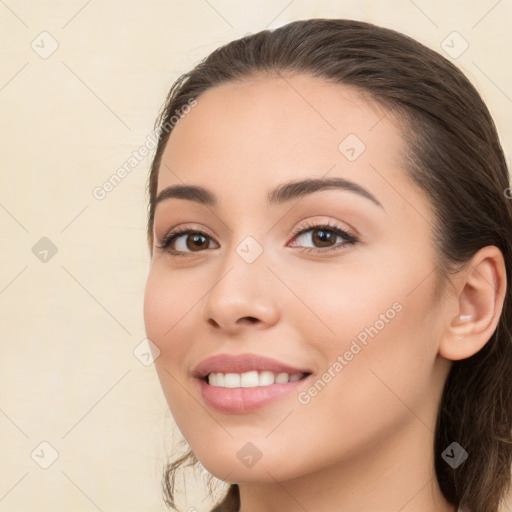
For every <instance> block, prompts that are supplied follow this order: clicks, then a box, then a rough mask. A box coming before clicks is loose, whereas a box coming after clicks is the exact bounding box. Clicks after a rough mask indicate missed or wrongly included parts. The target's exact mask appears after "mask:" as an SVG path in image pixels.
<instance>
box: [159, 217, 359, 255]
mask: <svg viewBox="0 0 512 512" xmlns="http://www.w3.org/2000/svg"><path fill="white" fill-rule="evenodd" d="M313 230H314V231H330V232H332V233H334V234H335V235H336V236H341V237H342V238H343V239H344V241H343V242H340V243H338V244H336V245H334V246H332V247H326V248H323V249H319V248H313V247H300V248H299V250H300V251H302V252H306V253H311V252H313V253H325V252H330V251H337V250H341V248H342V247H346V246H350V245H355V244H356V243H357V242H358V241H359V240H358V239H357V238H356V237H355V236H354V235H351V234H350V233H348V232H347V231H345V230H344V229H343V228H342V227H341V226H338V225H337V224H335V223H330V222H325V223H321V224H315V223H309V222H306V224H305V225H303V226H301V227H300V228H298V229H297V230H296V231H295V232H294V233H293V235H292V240H294V239H295V238H297V237H298V236H299V235H303V234H304V233H307V232H308V231H313ZM196 234H199V235H203V236H204V237H206V238H210V239H211V237H210V236H209V235H208V234H206V233H204V232H203V231H200V230H197V229H190V228H182V229H180V230H178V231H171V232H170V233H168V234H167V235H166V236H165V237H164V239H163V241H162V243H161V244H158V245H157V247H158V248H159V249H161V250H163V251H166V252H168V253H169V254H170V255H171V256H173V257H187V256H193V255H194V252H183V251H176V250H174V249H171V248H170V246H171V244H172V243H173V242H174V241H175V240H176V239H177V238H179V237H180V236H183V235H196ZM197 252H203V251H197Z"/></svg>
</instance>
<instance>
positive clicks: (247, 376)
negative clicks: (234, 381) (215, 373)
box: [221, 371, 258, 388]
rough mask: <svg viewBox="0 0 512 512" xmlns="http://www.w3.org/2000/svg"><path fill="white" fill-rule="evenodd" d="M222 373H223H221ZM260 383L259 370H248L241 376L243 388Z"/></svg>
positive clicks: (252, 386)
mask: <svg viewBox="0 0 512 512" xmlns="http://www.w3.org/2000/svg"><path fill="white" fill-rule="evenodd" d="M221 375H222V374H221ZM257 385H258V372H256V371H255V372H246V373H242V375H241V376H240V386H241V387H243V388H254V387H256V386H257Z"/></svg>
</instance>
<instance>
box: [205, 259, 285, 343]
mask: <svg viewBox="0 0 512 512" xmlns="http://www.w3.org/2000/svg"><path fill="white" fill-rule="evenodd" d="M267 264H268V261H267V260H266V258H265V257H264V254H262V255H260V256H259V258H257V259H256V261H253V262H252V263H247V262H246V261H244V260H243V259H242V258H241V257H240V256H239V255H238V254H237V253H236V252H235V251H233V253H232V254H230V256H229V258H226V259H225V261H224V263H223V265H222V266H221V267H220V268H219V272H218V274H217V276H216V278H215V280H214V282H213V284H212V286H211V289H210V291H209V292H208V293H207V296H206V298H205V300H204V305H203V320H204V321H206V322H207V323H208V324H209V326H211V328H212V329H214V330H216V331H219V332H220V331H223V332H224V333H225V334H236V333H237V332H240V331H241V330H243V329H246V328H247V327H249V326H254V328H258V329H266V328H268V327H271V326H272V325H274V324H275V323H276V322H277V321H278V317H279V305H280V304H282V303H283V300H282V297H280V295H281V293H282V290H281V289H280V287H279V286H278V285H279V282H278V280H276V278H275V276H274V274H273V272H271V271H270V270H269V269H268V268H267Z"/></svg>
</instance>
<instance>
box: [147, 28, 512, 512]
mask: <svg viewBox="0 0 512 512" xmlns="http://www.w3.org/2000/svg"><path fill="white" fill-rule="evenodd" d="M282 72H285V73H288V74H294V73H296V74H299V73H302V74H309V75H311V76H315V77H321V78H325V79H327V80H329V81H331V82H333V83H339V84H344V85H346V86H352V87H355V88H357V89H358V90H359V91H361V92H362V93H365V94H368V95H369V96H371V97H372V98H373V99H375V100H377V101H378V102H379V103H380V104H381V105H383V106H384V107H385V108H389V109H392V110H393V112H394V113H397V114H398V118H399V119H401V120H402V121H403V122H405V124H406V126H407V129H405V130H403V136H404V138H405V140H406V142H407V147H408V155H407V159H406V160H407V169H406V172H407V173H408V174H409V175H410V177H411V178H412V179H413V180H414V181H415V182H416V183H417V184H418V185H419V186H420V187H421V188H422V189H423V190H424V192H425V193H426V194H427V197H429V199H430V201H431V203H432V205H433V208H434V217H435V225H434V242H435V244H436V248H437V251H438V255H439V257H438V260H439V261H438V271H439V272H440V275H442V276H443V277H448V276H449V274H450V273H451V272H453V271H455V270H456V269H457V267H458V266H460V265H461V264H463V263H464V262H467V261H468V260H469V259H470V258H471V256H472V255H474V254H475V252H476V251H478V250H479V249H480V248H482V247H485V246H488V245H494V246H496V247H498V248H499V249H500V250H501V252H502V253H503V256H504V259H505V265H506V273H507V282H508V283H512V275H511V272H512V242H511V234H512V201H511V200H508V199H507V195H508V194H507V192H508V191H509V190H510V189H508V187H509V186H510V184H509V174H508V171H507V165H506V162H505V158H504V154H503V150H502V148H501V145H500V142H499V138H498V134H497V131H496V127H495V125H494V122H493V120H492V118H491V115H490V114H489V111H488V109H487V107H486V106H485V104H484V102H483V101H482V99H481V97H480V95H479V94H478V92H477V91H476V89H475V88H474V87H473V86H472V85H471V83H470V82H469V81H468V79H467V78H466V77H465V76H464V75H463V73H462V72H461V71H460V70H459V69H458V68H457V67H455V66H454V65H453V64H452V63H451V62H450V61H448V60H447V59H445V58H444V57H442V56H441V55H440V54H438V53H437V52H435V51H433V50H431V49H429V48H427V47H425V46H424V45H422V44H420V43H419V42H417V41H415V40H414V39H411V38H410V37H408V36H405V35H403V34H400V33H398V32H396V31H393V30H390V29H386V28H382V27H377V26H375V25H372V24H369V23H363V22H358V21H352V20H344V19H311V20H301V21H295V22H292V23H288V24H287V25H285V26H282V27H280V28H277V29H275V30H264V31H261V32H258V33H256V34H253V35H249V36H246V37H243V38H241V39H238V40H236V41H232V42H230V43H228V44H226V45H224V46H222V47H220V48H218V49H216V50H215V51H213V52H212V53H211V54H210V55H209V56H208V57H207V58H205V59H204V60H203V61H201V62H200V63H199V64H198V65H197V66H196V67H195V68H194V69H193V70H192V71H190V72H189V73H186V74H184V75H182V76H181V77H180V78H179V79H178V80H177V81H176V82H175V83H174V85H173V86H172V88H171V90H170V92H169V95H168V97H167V100H166V103H165V105H164V108H163V110H162V112H161V114H160V116H159V118H158V119H157V124H156V126H158V127H160V129H161V128H162V127H165V126H168V124H167V125H166V123H169V121H170V119H171V117H172V116H174V115H175V113H176V112H181V111H182V108H183V107H184V106H185V105H186V104H187V103H188V102H190V101H192V100H194V99H196V98H198V97H199V96H200V95H201V94H202V93H203V92H204V91H206V90H208V89H210V88H212V87H215V86H216V85H219V84H221V83H224V82H228V81H236V80H243V79H244V78H248V77H251V76H255V75H261V74H265V73H268V74H269V75H280V74H281V73H282ZM171 132H172V130H169V131H166V130H163V131H162V130H161V131H160V136H159V140H158V146H157V149H156V153H155V156H154V160H153V163H152V167H151V173H150V176H149V181H148V193H149V211H148V225H147V228H148V233H147V235H148V242H149V245H150V250H151V252H152V246H153V216H154V206H155V197H156V191H157V184H158V169H159V166H160V161H161V157H162V153H163V151H164V148H165V145H166V142H167V140H168V138H169V135H170V133H171ZM511 341H512V292H511V287H510V284H509V286H508V287H507V290H506V297H505V299H504V307H503V311H502V314H501V317H500V320H499V324H498V326H497V328H496V330H495V332H494V333H493V335H492V336H491V338H490V340H489V341H488V343H487V344H486V345H485V346H484V348H482V349H481V350H480V351H479V352H478V353H477V354H475V355H474V356H472V357H470V358H468V359H464V360H460V361H455V362H454V363H453V366H452V368H451V370H450V373H449V375H448V378H447V381H446V383H445V387H444V391H443V396H442V399H441V403H440V405H439V410H438V417H437V425H436V430H435V441H434V444H435V445H434V455H435V472H436V476H437V480H438V482H439V486H440V488H441V491H442V493H443V495H444V496H445V498H446V499H447V500H448V501H449V502H450V503H452V504H454V505H456V506H459V507H460V509H461V510H463V511H464V512H497V511H498V507H499V505H500V502H501V500H502V499H503V498H504V496H505V493H506V492H507V491H508V489H509V486H510V480H511V472H510V470H511V463H512V436H511V430H512V364H511V363H512V343H511ZM452 442H457V443H459V444H460V445H461V446H462V447H463V448H464V449H465V450H466V451H467V452H468V453H469V457H468V459H467V460H466V461H465V462H464V463H463V464H462V465H460V466H459V467H458V468H457V469H452V468H451V466H449V465H448V464H447V463H446V462H445V461H444V460H443V459H442V457H441V454H442V452H443V451H444V450H445V449H446V448H447V447H448V446H449V445H450V444H451V443H452ZM187 459H188V461H189V462H191V463H193V462H194V461H196V459H195V456H194V454H193V453H192V452H190V451H189V453H188V455H187V456H186V457H184V458H183V457H182V458H181V459H179V460H177V461H175V462H174V463H172V464H170V465H168V466H167V469H166V472H165V475H164V491H165V495H166V502H167V504H168V505H169V506H171V507H172V508H174V509H176V508H175V502H174V485H173V483H174V474H175V472H176V470H177V469H178V468H179V467H180V465H182V463H183V462H185V461H186V460H187ZM239 506H240V497H239V492H238V486H237V485H234V484H233V485H230V487H229V490H228V493H227V495H226V496H225V498H224V500H223V501H222V502H221V503H220V504H219V505H218V506H217V507H216V508H215V509H214V510H215V511H217V512H235V511H237V510H238V509H239Z"/></svg>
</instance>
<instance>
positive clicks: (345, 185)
mask: <svg viewBox="0 0 512 512" xmlns="http://www.w3.org/2000/svg"><path fill="white" fill-rule="evenodd" d="M332 189H341V190H346V191H349V192H353V193H355V194H358V195H359V196H361V197H364V198H366V199H368V200H370V201H371V202H372V203H374V204H375V205H377V206H379V207H380V208H382V209H383V210H384V207H383V206H382V204H381V203H380V202H379V200H378V199H377V198H376V197H375V196H374V195H373V194H371V193H370V192H369V191H368V190H366V189H365V188H364V187H362V186H361V185H359V184H357V183H354V182H353V181H349V180H346V179H344V178H309V179H304V180H299V181H290V182H287V183H282V184H281V185H278V186H277V187H276V188H275V189H274V190H272V191H271V192H270V193H269V194H268V197H267V203H268V205H269V206H272V205H277V204H283V203H286V202H288V201H291V200H292V199H296V198H301V197H304V196H306V195H309V194H313V193H314V192H318V191H321V190H332ZM171 198H175V199H186V200H189V201H195V202H198V203H201V204H204V205H206V206H212V207H215V206H217V204H218V200H217V198H216V196H215V194H213V193H212V192H211V191H209V190H208V189H206V188H204V187H201V186H198V185H180V184H176V185H171V186H169V187H167V188H164V189H163V190H162V191H161V192H160V193H159V194H158V196H157V198H156V199H155V208H156V206H157V205H158V204H159V203H161V202H162V201H165V200H167V199H171Z"/></svg>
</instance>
